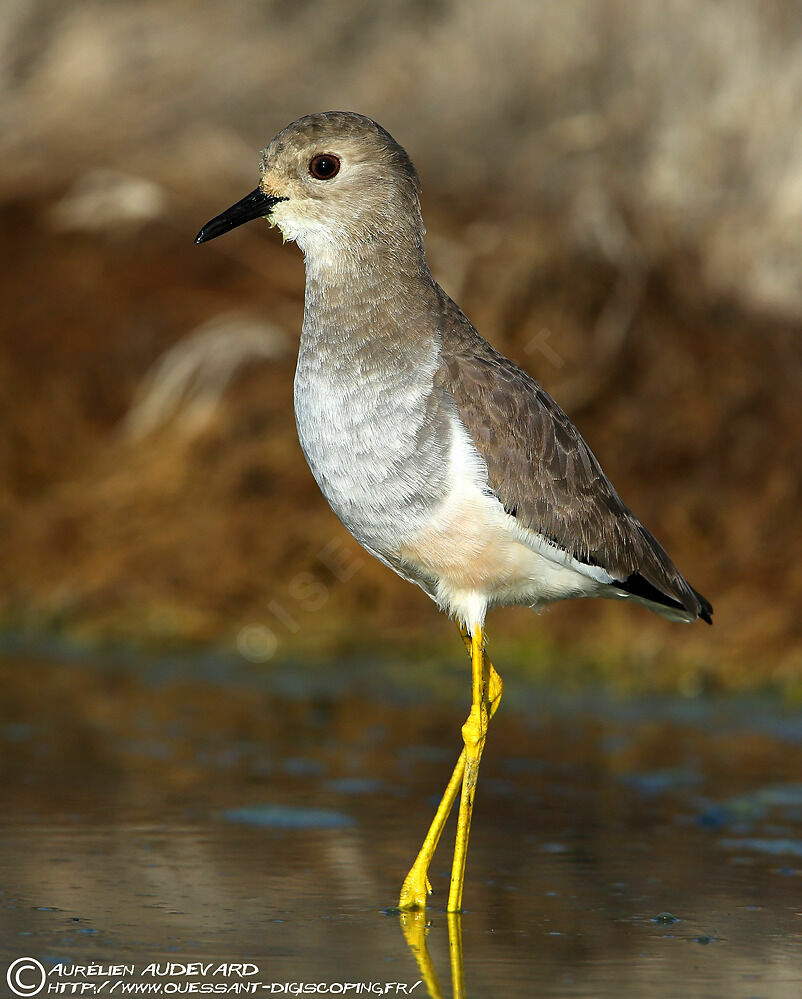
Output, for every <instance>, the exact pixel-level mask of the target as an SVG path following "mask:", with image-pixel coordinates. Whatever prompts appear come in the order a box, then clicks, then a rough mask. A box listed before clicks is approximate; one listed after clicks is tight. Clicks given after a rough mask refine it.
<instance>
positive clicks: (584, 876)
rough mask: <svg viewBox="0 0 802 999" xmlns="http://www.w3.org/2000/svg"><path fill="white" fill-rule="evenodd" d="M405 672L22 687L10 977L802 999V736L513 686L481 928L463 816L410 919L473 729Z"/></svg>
mask: <svg viewBox="0 0 802 999" xmlns="http://www.w3.org/2000/svg"><path fill="white" fill-rule="evenodd" d="M380 673H381V671H380V670H378V669H377V667H376V666H375V664H370V666H369V669H368V667H365V669H364V670H362V671H360V668H359V667H358V666H353V665H352V666H350V667H349V668H348V669H344V670H342V671H337V670H336V669H334V668H332V670H331V671H330V672H329V673H328V675H326V676H324V677H322V682H321V685H320V686H316V685H315V680H314V675H311V674H310V676H309V677H308V681H309V682H308V683H305V684H304V683H300V678H301V677H302V676H303V675H304V674H303V670H299V671H296V673H295V676H294V679H293V684H294V687H293V689H291V690H289V689H286V688H282V687H281V686H280V683H279V681H278V678H277V676H276V675H272V674H269V675H265V674H261V673H254V672H238V671H236V670H234V671H232V670H230V669H229V668H228V667H225V668H223V666H220V668H219V669H217V668H216V667H215V668H214V669H211V668H209V669H207V668H206V667H203V666H202V665H201V666H198V665H197V664H194V663H187V664H183V665H182V664H177V665H174V666H170V668H166V667H164V666H159V667H150V668H143V667H142V665H141V664H138V663H132V664H131V666H130V667H120V666H113V665H112V666H108V665H104V664H98V665H89V664H85V663H81V662H77V663H72V664H68V663H61V664H55V663H41V662H20V661H15V662H6V663H5V664H3V666H2V668H0V683H2V685H3V688H2V689H3V691H4V696H3V699H2V701H0V747H1V749H2V751H1V752H0V787H1V788H2V790H1V791H0V794H1V795H2V800H1V801H0V804H1V805H2V809H1V814H0V892H1V893H2V894H0V972H3V973H4V962H8V961H10V960H12V959H13V958H15V957H17V956H19V955H20V954H23V953H30V954H33V955H34V956H37V957H38V958H39V959H40V960H42V962H43V963H47V962H49V964H48V967H52V966H53V963H54V962H55V961H57V960H62V959H64V960H66V959H70V960H79V961H80V960H84V961H86V960H90V959H92V960H103V961H105V962H108V961H112V960H113V961H124V960H127V961H130V962H133V963H137V964H144V963H145V962H146V961H155V960H157V959H159V958H160V957H163V956H165V955H166V956H167V957H168V958H170V957H172V958H173V959H175V960H182V959H186V960H188V961H189V960H194V961H198V960H204V961H212V960H216V959H219V960H221V961H222V960H232V959H234V958H235V957H239V958H243V959H244V958H245V957H248V958H249V959H251V960H253V961H254V962H255V963H256V964H257V965H258V966H259V968H260V974H261V975H262V980H263V981H265V982H267V983H273V984H276V983H278V984H281V983H285V984H286V983H293V982H296V983H297V982H300V981H307V982H312V981H314V982H333V983H336V982H345V981H349V982H389V981H398V982H401V983H406V984H408V985H412V984H414V983H415V981H417V980H419V979H420V980H421V981H422V982H423V984H421V986H419V988H418V990H417V994H420V993H421V991H422V990H423V989H424V988H426V989H428V991H429V993H430V994H431V995H432V996H441V995H442V996H449V995H457V996H461V995H465V996H469V997H470V996H485V995H492V996H494V997H495V996H498V997H508V996H509V997H517V996H527V997H528V996H531V995H532V994H534V993H536V992H538V991H540V992H542V993H544V994H546V995H549V996H571V997H577V996H588V997H590V996H593V997H604V996H621V995H627V996H640V995H646V994H656V995H661V994H662V995H709V996H727V997H728V999H729V997H730V996H744V997H747V996H752V995H754V996H757V995H771V996H772V999H775V997H779V999H784V997H786V996H788V997H789V999H790V997H791V996H794V997H796V996H798V995H799V991H800V981H802V949H801V948H800V942H801V940H802V932H801V931H802V915H800V906H799V898H800V886H802V860H800V854H799V850H798V846H799V843H802V787H800V784H799V781H798V776H799V774H800V773H802V720H800V717H799V715H798V714H794V713H787V714H782V713H780V712H779V709H778V708H777V706H776V705H769V706H767V708H766V710H765V711H763V710H760V709H757V708H755V707H754V706H748V707H747V708H745V709H741V708H740V707H739V706H738V705H733V704H731V703H723V702H722V703H721V704H699V703H694V704H689V705H686V704H683V703H679V702H678V703H668V702H660V703H653V704H649V705H645V704H629V705H616V704H614V703H604V702H601V701H588V700H586V701H585V702H584V703H575V702H573V701H571V700H568V701H566V702H565V703H560V702H559V701H558V700H554V699H552V700H551V701H549V699H548V697H546V696H545V695H542V694H538V695H537V702H538V703H537V705H536V706H532V707H530V706H528V705H526V704H525V703H523V699H524V698H523V695H522V694H521V693H520V691H523V689H524V688H523V686H522V685H520V686H519V694H518V704H517V705H516V686H517V685H516V682H515V681H514V679H513V680H512V681H511V682H509V683H508V685H507V694H508V699H507V702H506V703H505V705H504V708H503V709H502V712H501V713H500V714H499V717H498V719H497V720H496V722H495V723H494V725H493V728H492V730H491V738H490V740H489V742H488V747H487V750H486V757H485V758H484V759H483V764H482V766H483V776H482V782H481V784H480V789H479V795H478V798H477V812H476V819H475V824H474V830H473V833H472V851H471V855H470V857H469V863H468V876H467V883H466V896H465V905H466V912H465V913H464V915H463V916H462V918H461V919H460V918H459V917H448V916H447V915H446V913H445V912H444V911H443V908H444V906H445V902H446V896H447V889H448V877H449V865H450V849H449V848H450V844H451V842H453V820H452V824H450V825H449V827H448V828H447V831H446V834H445V836H444V839H443V843H442V845H441V849H440V852H439V853H438V854H437V855H436V857H435V862H434V864H433V865H432V870H431V877H432V883H433V886H434V889H435V894H434V896H433V897H432V902H431V905H430V908H429V910H428V911H427V913H426V914H425V915H420V916H419V915H417V914H405V915H402V916H399V915H393V916H387V915H383V914H382V911H383V910H385V909H386V908H387V907H388V906H389V905H392V904H394V902H395V900H396V898H397V893H398V887H399V883H400V880H401V878H402V877H403V875H404V874H405V872H406V870H407V868H408V865H409V862H410V860H411V858H412V856H413V855H414V852H415V850H416V849H417V847H418V845H419V837H420V835H421V831H422V830H424V829H425V828H426V825H427V823H428V821H429V819H430V818H431V814H432V809H433V806H434V804H435V803H436V799H437V797H438V795H439V793H440V791H441V790H442V785H443V783H444V780H445V778H446V777H447V776H448V772H449V769H450V765H451V764H452V763H453V755H454V752H455V749H458V748H459V747H458V746H455V745H454V741H455V738H457V737H458V731H459V722H460V719H461V718H462V717H463V716H464V712H465V706H464V703H462V702H460V701H459V700H455V701H453V702H452V701H451V700H449V699H448V698H447V697H446V698H437V697H435V696H433V695H428V696H426V697H419V696H418V695H416V694H415V692H414V691H410V690H408V689H399V688H398V687H396V686H394V685H390V687H389V688H387V689H382V688H381V687H380V686H377V685H376V682H375V679H374V680H371V678H370V677H371V676H372V677H374V678H375V677H376V676H377V675H379V674H380ZM335 674H336V676H335ZM346 693H347V694H348V696H345V694H346ZM665 914H670V915H671V917H673V918H668V916H666V915H665Z"/></svg>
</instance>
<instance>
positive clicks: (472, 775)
mask: <svg viewBox="0 0 802 999" xmlns="http://www.w3.org/2000/svg"><path fill="white" fill-rule="evenodd" d="M471 639H472V640H471V678H472V697H471V713H470V714H469V715H468V718H467V720H466V722H465V724H464V725H463V726H462V740H463V742H464V743H465V773H464V774H463V777H462V796H461V797H460V803H459V817H458V819H457V839H456V843H455V845H454V860H453V863H452V866H451V887H450V889H449V892H448V906H447V911H448V912H461V911H462V889H463V886H464V884H465V861H466V859H467V856H468V837H469V836H470V832H471V817H472V816H473V799H474V795H475V794H476V782H477V780H478V779H479V761H480V760H481V759H482V750H483V749H484V747H485V739H486V738H487V722H488V717H489V716H488V711H487V706H488V693H489V691H488V685H489V680H490V674H489V671H488V668H487V663H486V661H485V636H484V631H483V630H482V629H481V628H479V627H477V628H475V629H474V633H473V635H472V636H471Z"/></svg>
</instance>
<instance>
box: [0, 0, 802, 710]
mask: <svg viewBox="0 0 802 999" xmlns="http://www.w3.org/2000/svg"><path fill="white" fill-rule="evenodd" d="M0 87H2V94H3V97H2V101H0V213H1V217H2V232H3V239H2V242H1V243H0V254H2V267H0V295H2V301H3V303H4V304H3V309H2V317H1V318H0V323H2V339H1V340H0V420H1V421H2V424H1V425H2V434H0V620H1V621H2V627H3V629H4V631H5V633H6V635H7V637H8V640H10V641H11V640H13V641H14V642H18V643H22V644H23V645H25V646H26V647H28V648H30V647H36V645H37V643H41V642H43V641H44V640H45V639H47V640H48V641H52V640H53V639H54V638H55V639H57V640H58V641H60V642H65V643H72V644H75V643H79V644H82V645H83V646H92V647H108V646H109V645H112V646H114V647H119V646H130V645H134V646H136V647H140V648H142V647H144V648H147V649H148V650H153V651H160V650H164V649H176V648H180V649H187V648H189V649H191V648H197V647H202V648H204V649H221V648H222V649H228V650H232V651H234V652H235V654H236V655H238V656H241V657H244V658H245V659H246V660H251V661H254V662H268V661H271V660H274V661H275V660H277V659H278V658H286V657H289V656H293V655H296V654H297V655H302V656H305V657H312V658H314V657H318V658H319V659H321V660H325V659H327V658H329V657H331V656H333V655H338V656H342V655H351V654H353V653H356V652H358V651H360V650H365V649H370V650H372V652H373V653H375V654H378V655H382V654H384V655H388V654H390V653H392V654H393V655H400V656H402V657H403V656H404V655H407V656H409V657H420V656H421V655H423V654H424V653H425V655H426V656H427V657H429V658H430V660H431V661H435V660H437V659H438V657H440V656H441V653H442V654H445V655H448V656H449V657H450V658H451V659H452V660H457V659H458V657H459V646H458V643H457V639H456V634H455V633H454V631H453V626H451V625H450V624H449V623H448V622H447V621H445V620H443V619H442V617H441V616H439V615H438V614H437V612H436V610H435V608H434V606H433V605H432V604H431V603H430V602H429V601H428V600H427V598H426V597H425V596H424V595H423V594H422V593H421V592H420V591H418V590H417V588H415V587H411V586H409V585H408V584H405V583H404V582H403V581H402V580H400V579H398V578H397V577H395V576H394V575H393V574H392V573H390V572H388V571H387V570H386V569H384V568H383V567H382V566H380V565H378V564H377V563H374V562H373V561H372V560H371V559H370V558H369V557H368V556H367V555H365V554H364V553H362V552H361V550H360V549H359V548H358V547H357V546H356V545H355V543H354V542H353V541H352V540H351V539H350V537H349V536H348V535H347V534H346V532H345V530H344V529H343V528H342V527H341V526H340V525H339V523H338V522H337V521H336V520H335V518H334V516H333V514H331V512H330V511H329V510H328V508H327V506H326V505H325V502H324V501H323V499H322V497H321V496H320V495H319V493H318V490H317V487H316V486H315V484H314V482H313V480H312V477H311V475H310V473H309V471H308V469H307V468H306V465H305V463H304V460H303V457H302V455H301V452H300V449H299V447H298V444H297V441H296V436H295V427H294V421H293V415H292V376H293V369H294V358H295V352H296V343H297V337H298V331H299V328H300V323H301V316H302V295H303V265H302V259H301V255H300V253H299V251H298V250H297V248H295V247H294V246H288V247H284V248H282V246H281V240H280V237H279V236H278V234H277V233H275V232H271V231H269V230H268V228H267V226H264V225H260V224H253V225H250V226H247V227H244V228H243V229H241V230H237V231H236V232H234V233H232V234H230V235H229V236H226V237H225V238H224V239H220V240H217V241H215V242H214V243H213V244H211V245H209V246H203V247H196V246H194V245H193V239H194V236H195V233H196V232H197V230H198V229H199V228H200V226H201V225H202V224H203V223H204V222H206V221H207V219H209V218H210V217H211V216H213V215H215V214H217V213H218V212H220V211H222V210H223V209H224V208H226V207H228V205H229V204H231V203H232V202H233V201H235V200H237V199H238V198H240V197H241V196H242V195H244V194H245V193H247V192H248V191H250V190H251V189H252V188H253V187H254V186H255V183H256V180H257V176H258V174H257V164H258V151H259V149H260V148H261V147H263V146H264V145H265V144H266V143H267V142H268V140H269V139H270V138H271V136H272V135H273V134H274V133H275V132H276V131H278V130H279V129H280V128H282V127H283V126H284V125H286V124H287V123H288V122H290V121H291V120H293V119H295V118H297V117H299V116H300V115H303V114H306V113H309V112H312V111H320V110H327V109H352V110H357V111H360V112H362V113H364V114H367V115H370V116H371V117H374V118H376V119H377V120H378V121H380V122H381V123H382V124H383V125H384V126H385V127H386V128H388V129H389V131H390V132H391V133H392V134H393V135H394V136H395V137H396V138H397V139H398V141H399V142H401V144H402V145H404V146H405V147H406V148H407V150H408V151H409V153H410V155H411V156H412V158H413V160H414V162H415V163H416V165H417V167H418V169H419V172H420V174H421V176H422V179H423V208H424V216H425V219H426V222H427V226H428V239H427V249H428V255H429V258H430V263H431V266H432V269H433V271H434V273H435V275H436V276H437V277H438V279H440V280H441V282H442V283H443V285H444V286H445V288H446V289H447V290H448V291H449V293H450V294H451V295H452V296H453V297H455V298H456V299H457V300H458V301H459V302H460V304H461V305H462V306H463V308H464V309H465V311H466V312H467V314H468V316H469V317H470V318H471V319H472V320H473V321H474V323H475V324H476V325H477V327H478V328H479V330H480V331H481V332H482V333H483V334H484V335H485V336H486V337H487V338H488V339H489V340H491V341H492V342H493V343H494V344H495V345H496V346H497V347H498V348H499V349H501V350H502V351H504V352H505V353H507V354H508V355H509V356H511V357H512V358H514V359H515V360H516V361H518V362H519V363H520V364H522V365H523V366H524V367H526V368H527V369H528V370H529V371H530V372H531V373H532V374H533V375H534V376H535V377H536V378H537V379H538V380H539V381H541V382H542V384H544V385H545V387H546V388H547V389H548V390H549V391H551V393H552V394H553V395H555V396H556V398H557V399H558V401H559V402H560V403H561V404H562V406H563V407H564V408H565V409H566V410H567V411H568V413H569V415H571V417H572V418H573V419H574V420H575V422H576V423H577V424H578V425H579V427H580V429H581V430H582V432H583V433H584V435H585V436H586V438H587V440H588V441H589V443H590V445H591V447H592V448H593V449H594V451H595V452H596V453H597V455H598V456H599V457H600V459H601V461H602V463H603V465H604V467H605V469H606V470H607V472H608V474H609V475H610V476H611V478H612V479H613V481H614V482H615V483H616V485H617V487H618V489H619V491H620V492H621V493H622V495H623V497H624V499H625V501H626V502H628V503H629V505H630V506H632V507H633V508H634V509H635V511H636V513H637V514H638V515H639V516H640V517H641V518H642V519H643V520H644V522H645V523H646V524H647V526H648V527H649V528H650V529H651V530H652V531H653V532H654V533H655V534H657V536H658V537H659V538H660V539H661V541H662V542H663V543H664V545H665V546H666V547H667V548H668V549H669V551H670V552H671V553H672V555H673V557H674V558H675V560H676V561H677V563H678V565H679V566H680V568H681V570H682V571H683V572H684V573H685V574H686V575H687V576H688V577H689V579H690V580H691V581H692V583H693V584H694V585H695V586H696V587H697V588H698V589H699V590H701V591H702V592H703V593H704V594H705V595H707V596H708V597H709V598H710V599H711V600H712V602H713V604H714V606H715V610H716V617H715V621H716V624H715V626H714V628H713V629H708V628H706V627H704V626H702V625H697V626H695V627H692V628H681V627H679V626H676V625H673V626H672V625H669V624H667V623H666V622H664V621H662V620H659V619H657V618H653V617H652V616H651V615H649V614H648V613H647V612H645V611H642V610H639V609H632V608H628V607H624V606H620V605H617V604H609V603H607V602H603V601H599V602H595V603H594V602H581V603H577V604H575V605H571V604H566V605H563V606H559V607H556V608H554V609H552V610H549V611H548V612H547V613H544V614H543V615H542V616H539V617H535V616H534V615H533V614H531V613H530V612H527V611H524V610H511V611H505V612H503V613H497V614H495V615H494V616H493V617H492V619H491V622H490V627H491V641H492V642H493V647H494V648H495V649H496V657H495V658H497V659H498V660H499V661H500V662H503V661H504V660H505V658H506V659H508V660H514V661H515V662H517V663H519V664H521V666H522V668H525V669H527V670H530V671H531V672H532V673H533V674H537V675H539V676H541V677H545V678H546V679H549V680H551V679H554V680H559V681H560V682H567V681H568V680H569V679H570V678H571V677H573V680H570V682H576V683H582V682H585V681H588V680H593V681H597V680H601V681H602V682H604V683H611V684H613V685H616V686H622V687H625V688H634V689H643V688H652V687H656V688H659V689H672V690H679V691H680V692H682V693H685V694H694V693H698V692H701V691H705V690H709V689H710V690H717V689H722V688H728V689H729V688H747V689H755V688H758V687H761V688H762V687H766V686H771V687H774V688H777V689H780V690H782V691H784V692H786V693H788V694H791V695H793V694H794V693H797V694H798V693H802V643H801V642H800V639H802V617H800V614H799V607H800V596H802V571H801V570H800V566H802V550H801V549H802V545H801V543H800V538H802V531H800V527H802V523H801V517H802V515H801V514H800V508H801V506H802V504H801V503H800V500H801V499H802V496H801V495H800V492H801V490H800V472H799V455H800V436H801V433H800V419H799V406H798V400H799V393H800V389H802V351H800V346H799V331H800V324H801V323H802V282H800V279H799V276H800V262H801V261H802V131H800V129H799V108H800V106H802V10H800V8H799V7H798V5H795V4H791V3H788V2H783V0H769V2H766V3H761V4H754V3H750V2H747V0H732V2H730V3H727V4H722V3H718V2H713V0H710V2H707V0H678V2H675V3H672V4H641V3H638V2H636V0H607V2H605V3H598V2H590V0H564V2H561V3H559V4H557V3H531V2H525V0H508V2H505V3H501V4H492V5H491V4H487V3H484V2H481V0H462V2H459V3H458V2H456V0H455V2H448V0H441V2H429V3H425V2H421V0H391V2H387V3H383V4H380V5H377V4H375V3H372V2H368V0H349V2H348V3H338V4H333V3H332V4H319V3H307V2H288V0H271V2H261V3H255V2H249V0H229V2H227V3H225V4H222V3H217V2H214V0H192V2H191V3H190V2H189V0H158V2H156V0H150V2H148V0H145V2H143V0H137V2H133V0H118V2H115V3H113V4H110V3H107V2H100V0H81V2H77V0H6V3H5V4H4V13H3V18H2V21H0ZM569 663H570V668H569V666H568V665H567V664H569Z"/></svg>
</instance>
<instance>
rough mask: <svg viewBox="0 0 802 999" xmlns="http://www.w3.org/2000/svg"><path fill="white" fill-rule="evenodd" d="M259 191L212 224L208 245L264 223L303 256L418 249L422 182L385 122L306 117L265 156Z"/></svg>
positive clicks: (350, 116) (204, 232) (204, 235)
mask: <svg viewBox="0 0 802 999" xmlns="http://www.w3.org/2000/svg"><path fill="white" fill-rule="evenodd" d="M261 166H262V171H261V172H262V176H261V180H260V182H259V186H258V187H257V188H256V189H255V190H254V191H252V192H251V193H250V194H248V195H246V197H244V198H243V199H242V200H241V201H238V202H237V204H235V205H233V206H232V207H231V208H229V209H228V210H227V211H225V212H223V213H222V214H221V215H218V216H217V217H216V218H214V219H212V220H211V221H210V222H207V223H206V225H205V226H204V227H203V228H202V229H201V231H200V232H199V233H198V236H197V238H196V240H195V242H196V243H205V242H206V241H208V240H210V239H214V238H215V237H217V236H221V235H222V234H223V233H225V232H228V231H229V230H230V229H234V228H235V227H236V226H239V225H242V224H243V223H244V222H249V221H250V220H251V219H256V218H265V219H267V220H268V221H269V222H270V223H271V225H276V226H278V227H279V229H280V230H281V232H282V234H283V236H284V238H285V239H294V240H296V241H297V242H298V244H299V245H300V246H301V248H302V249H303V250H304V251H305V252H309V251H314V250H315V249H316V248H318V249H322V248H324V247H325V248H328V249H329V250H330V249H331V248H333V247H336V246H338V245H341V246H348V245H354V241H357V242H358V243H359V245H362V246H364V245H369V246H370V245H373V246H375V245H377V244H379V243H384V244H386V245H398V244H401V245H404V244H406V243H407V242H408V240H409V239H412V240H413V241H416V242H417V243H418V244H420V240H421V236H422V233H423V225H422V223H421V218H420V204H419V192H420V181H419V179H418V175H417V172H416V171H415V167H414V166H413V165H412V162H411V160H410V158H409V156H408V155H407V153H406V152H405V151H404V149H402V148H401V146H399V145H398V143H397V142H396V141H395V140H394V139H393V137H392V136H391V135H390V134H389V133H388V132H386V131H385V130H384V129H383V128H382V127H381V126H380V125H377V124H376V122H374V121H372V120H371V119H370V118H366V117H364V116H363V115H359V114H355V113H353V112H350V111H328V112H325V113H323V114H314V115H308V116H306V117H305V118H299V119H298V121H295V122H293V123H292V124H291V125H288V126H287V127H286V128H285V129H283V131H281V132H279V133H278V135H277V136H276V137H275V138H274V139H273V140H272V141H271V143H270V144H269V145H268V146H267V148H266V149H265V150H264V151H263V152H262V161H261Z"/></svg>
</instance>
